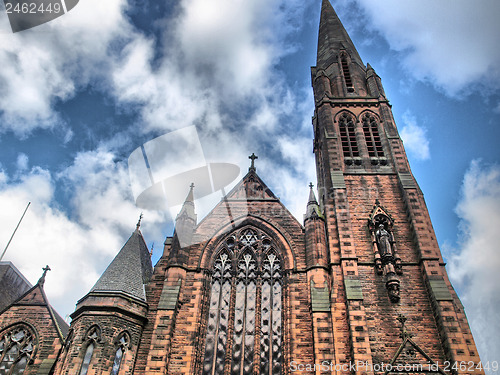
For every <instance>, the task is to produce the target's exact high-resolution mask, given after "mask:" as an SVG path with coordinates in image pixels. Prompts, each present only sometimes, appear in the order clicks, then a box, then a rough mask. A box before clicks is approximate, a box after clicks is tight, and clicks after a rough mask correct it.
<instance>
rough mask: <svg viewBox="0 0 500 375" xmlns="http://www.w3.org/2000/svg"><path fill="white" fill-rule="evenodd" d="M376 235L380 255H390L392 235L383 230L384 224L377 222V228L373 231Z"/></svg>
mask: <svg viewBox="0 0 500 375" xmlns="http://www.w3.org/2000/svg"><path fill="white" fill-rule="evenodd" d="M375 235H376V237H377V245H378V251H379V252H380V256H382V258H383V257H386V256H392V255H393V253H392V242H393V241H392V236H391V234H390V233H389V232H388V231H386V230H385V227H384V224H382V223H381V224H379V226H378V230H377V232H376V233H375Z"/></svg>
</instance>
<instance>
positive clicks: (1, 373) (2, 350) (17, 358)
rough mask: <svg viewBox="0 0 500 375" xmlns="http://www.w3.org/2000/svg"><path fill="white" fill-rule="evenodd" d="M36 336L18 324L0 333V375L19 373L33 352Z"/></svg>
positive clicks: (17, 374)
mask: <svg viewBox="0 0 500 375" xmlns="http://www.w3.org/2000/svg"><path fill="white" fill-rule="evenodd" d="M36 344H37V343H36V337H35V335H34V334H33V332H32V331H31V329H30V328H28V326H26V325H24V324H18V325H15V326H14V327H12V328H10V329H8V330H7V331H4V332H3V333H2V334H1V335H0V375H20V374H23V373H24V370H26V366H27V365H28V363H29V362H30V361H31V359H32V358H33V356H34V354H35V348H36Z"/></svg>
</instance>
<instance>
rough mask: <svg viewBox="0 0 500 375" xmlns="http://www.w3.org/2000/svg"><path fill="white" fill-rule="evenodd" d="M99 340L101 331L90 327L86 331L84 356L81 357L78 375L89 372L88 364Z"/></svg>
mask: <svg viewBox="0 0 500 375" xmlns="http://www.w3.org/2000/svg"><path fill="white" fill-rule="evenodd" d="M100 340H101V330H100V328H99V327H98V326H92V327H90V329H89V330H88V331H87V338H86V346H84V348H85V355H84V356H83V362H82V367H81V368H80V375H86V374H87V371H88V370H89V366H90V362H91V361H92V356H93V354H94V349H95V347H96V344H97V343H98V342H99V341H100Z"/></svg>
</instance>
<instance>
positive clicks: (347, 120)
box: [339, 113, 359, 158]
mask: <svg viewBox="0 0 500 375" xmlns="http://www.w3.org/2000/svg"><path fill="white" fill-rule="evenodd" d="M339 130H340V140H341V142H342V151H343V153H344V157H346V158H353V157H357V156H359V149H358V142H357V141H356V133H355V131H354V121H353V119H352V117H351V116H349V115H348V114H347V113H343V114H342V115H341V116H340V118H339Z"/></svg>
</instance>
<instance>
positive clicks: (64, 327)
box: [0, 262, 69, 340]
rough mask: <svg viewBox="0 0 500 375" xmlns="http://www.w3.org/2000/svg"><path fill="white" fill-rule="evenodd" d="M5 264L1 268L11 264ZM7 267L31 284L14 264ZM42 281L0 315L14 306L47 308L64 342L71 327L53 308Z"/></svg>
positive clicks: (19, 296) (0, 311)
mask: <svg viewBox="0 0 500 375" xmlns="http://www.w3.org/2000/svg"><path fill="white" fill-rule="evenodd" d="M2 263H3V264H0V266H3V267H5V266H6V265H5V263H10V262H2ZM7 266H11V267H13V268H14V269H15V270H16V272H17V273H19V275H20V276H21V277H22V278H23V279H24V280H25V282H26V283H28V284H29V282H28V281H27V280H26V279H25V278H24V276H23V275H22V274H21V273H20V272H19V271H18V270H17V268H15V267H14V265H13V264H12V263H10V264H7ZM41 280H42V279H40V280H39V281H38V282H37V283H36V284H35V286H33V287H31V288H29V289H28V290H27V291H25V292H24V293H22V294H20V295H18V296H17V298H16V299H15V301H12V303H9V305H8V306H7V307H6V308H5V309H0V314H2V313H3V312H5V311H7V310H8V309H10V308H12V307H14V306H25V305H26V304H28V305H29V304H33V305H35V306H39V307H45V308H46V309H47V310H48V312H49V315H50V318H51V320H52V322H53V324H54V327H55V328H56V331H57V333H58V335H59V337H60V339H61V340H64V338H65V337H66V336H67V335H68V332H69V325H68V323H66V322H65V321H64V319H63V318H62V317H61V316H60V315H59V314H58V313H57V311H55V310H54V309H53V307H52V306H51V305H50V303H49V301H48V299H47V296H46V294H45V291H44V290H43V282H41ZM32 295H38V297H37V298H36V299H35V298H31V297H30V296H32Z"/></svg>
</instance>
